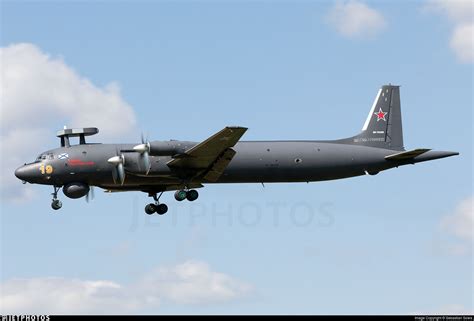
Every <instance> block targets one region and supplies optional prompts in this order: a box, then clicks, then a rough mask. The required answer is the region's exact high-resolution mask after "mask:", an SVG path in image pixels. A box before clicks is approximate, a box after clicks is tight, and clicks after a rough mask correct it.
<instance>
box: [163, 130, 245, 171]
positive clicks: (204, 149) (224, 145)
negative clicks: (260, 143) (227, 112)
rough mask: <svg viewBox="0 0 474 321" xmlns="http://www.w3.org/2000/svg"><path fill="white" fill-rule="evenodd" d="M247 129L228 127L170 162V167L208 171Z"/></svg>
mask: <svg viewBox="0 0 474 321" xmlns="http://www.w3.org/2000/svg"><path fill="white" fill-rule="evenodd" d="M246 131H247V128H244V127H226V128H224V129H223V130H221V131H220V132H218V133H217V134H214V135H213V136H211V137H210V138H208V139H206V140H205V141H203V142H202V143H200V144H198V145H196V146H194V147H192V148H190V149H189V150H187V151H186V152H184V154H181V155H179V157H177V158H175V159H173V160H171V161H169V162H168V164H167V165H168V166H170V167H176V168H185V169H195V170H199V169H202V170H204V169H207V168H209V166H211V165H213V164H214V162H216V160H217V159H218V158H219V157H220V156H221V155H222V154H223V153H224V152H225V151H226V150H227V149H228V148H231V147H233V146H235V144H237V142H238V141H239V140H240V138H241V137H242V136H243V135H244V134H245V132H246Z"/></svg>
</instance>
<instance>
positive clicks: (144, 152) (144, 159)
mask: <svg viewBox="0 0 474 321" xmlns="http://www.w3.org/2000/svg"><path fill="white" fill-rule="evenodd" d="M141 139H142V143H141V144H140V145H137V146H135V147H133V150H134V151H135V152H137V153H139V154H140V156H139V159H140V167H141V168H142V169H143V170H144V171H145V173H146V175H148V173H149V172H150V169H151V164H150V149H151V146H150V143H149V142H148V138H145V137H144V136H143V133H142V137H141Z"/></svg>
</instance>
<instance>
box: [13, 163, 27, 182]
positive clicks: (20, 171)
mask: <svg viewBox="0 0 474 321" xmlns="http://www.w3.org/2000/svg"><path fill="white" fill-rule="evenodd" d="M15 176H16V177H17V178H18V179H21V180H22V181H26V178H27V177H26V176H27V175H26V169H25V166H21V167H19V168H17V170H16V171H15Z"/></svg>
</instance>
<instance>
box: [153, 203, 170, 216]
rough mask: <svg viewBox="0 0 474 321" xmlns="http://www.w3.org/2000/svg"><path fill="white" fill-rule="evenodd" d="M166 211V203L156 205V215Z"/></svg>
mask: <svg viewBox="0 0 474 321" xmlns="http://www.w3.org/2000/svg"><path fill="white" fill-rule="evenodd" d="M167 212H168V206H167V205H166V204H160V205H158V206H156V213H158V215H164V214H166V213H167Z"/></svg>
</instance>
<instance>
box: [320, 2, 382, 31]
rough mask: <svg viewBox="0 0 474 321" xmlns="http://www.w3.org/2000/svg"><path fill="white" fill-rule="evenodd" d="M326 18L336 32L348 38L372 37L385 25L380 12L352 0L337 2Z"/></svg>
mask: <svg viewBox="0 0 474 321" xmlns="http://www.w3.org/2000/svg"><path fill="white" fill-rule="evenodd" d="M326 19H327V22H328V23H329V24H330V25H331V26H332V27H333V28H335V29H336V31H337V32H339V33H340V34H341V35H343V36H345V37H349V38H367V37H369V38H370V37H374V36H375V35H377V34H378V33H379V32H381V31H382V30H383V29H384V28H385V27H386V25H387V23H386V22H385V19H384V17H383V16H382V14H381V13H380V12H378V11H377V10H375V9H373V8H371V7H369V6H368V5H366V4H364V3H362V2H359V1H353V0H352V1H344V2H337V3H336V4H335V5H334V6H333V7H332V8H331V10H330V11H329V13H328V15H327V17H326Z"/></svg>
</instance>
